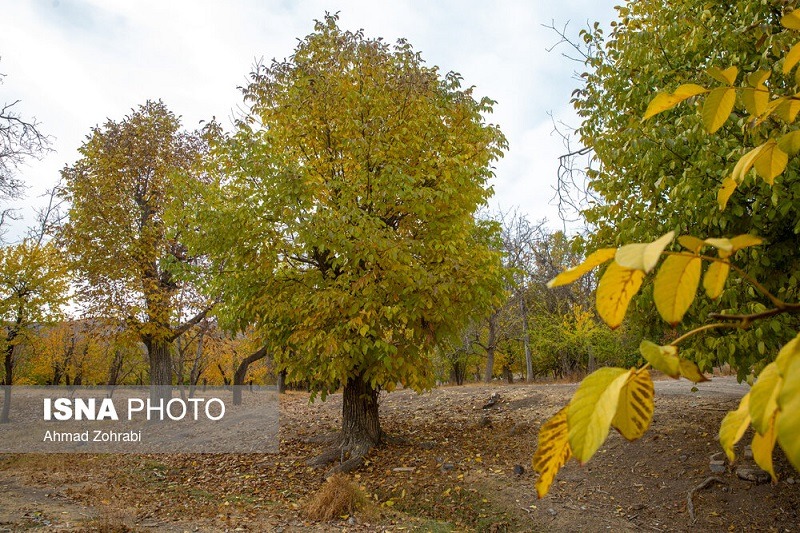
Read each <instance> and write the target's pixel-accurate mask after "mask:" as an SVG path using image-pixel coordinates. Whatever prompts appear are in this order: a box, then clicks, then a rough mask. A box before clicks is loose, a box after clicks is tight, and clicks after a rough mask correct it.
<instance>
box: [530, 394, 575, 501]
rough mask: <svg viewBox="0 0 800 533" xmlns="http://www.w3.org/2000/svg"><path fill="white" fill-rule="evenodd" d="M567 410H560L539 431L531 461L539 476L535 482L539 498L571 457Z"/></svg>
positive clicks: (544, 493) (546, 491) (545, 493)
mask: <svg viewBox="0 0 800 533" xmlns="http://www.w3.org/2000/svg"><path fill="white" fill-rule="evenodd" d="M567 409H568V407H564V408H563V409H561V410H560V411H559V412H558V413H556V414H555V415H554V416H553V417H552V418H550V420H548V421H547V422H545V423H544V425H542V427H541V429H540V430H539V443H538V445H537V446H536V452H535V453H534V455H533V460H532V465H533V469H534V471H535V472H537V473H538V474H539V478H538V479H537V480H536V494H537V496H538V497H539V498H544V497H545V496H546V495H547V493H548V492H549V491H550V485H552V484H553V480H554V479H555V477H556V474H558V471H559V470H560V469H561V467H562V466H564V465H565V464H566V463H567V461H569V458H570V457H571V456H572V450H571V449H570V447H569V427H568V426H567Z"/></svg>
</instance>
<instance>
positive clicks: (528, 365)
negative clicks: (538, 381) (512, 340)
mask: <svg viewBox="0 0 800 533" xmlns="http://www.w3.org/2000/svg"><path fill="white" fill-rule="evenodd" d="M519 302H520V304H519V305H520V312H521V313H522V345H523V346H524V347H525V381H527V382H531V381H533V357H532V356H531V339H530V335H529V333H528V304H526V303H525V295H524V294H522V295H520V299H519Z"/></svg>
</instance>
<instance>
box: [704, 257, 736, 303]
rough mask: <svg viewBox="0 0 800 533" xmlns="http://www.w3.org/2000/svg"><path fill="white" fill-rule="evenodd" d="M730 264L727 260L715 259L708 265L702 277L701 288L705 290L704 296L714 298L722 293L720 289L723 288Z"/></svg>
mask: <svg viewBox="0 0 800 533" xmlns="http://www.w3.org/2000/svg"><path fill="white" fill-rule="evenodd" d="M730 270H731V265H730V264H729V263H727V262H718V261H715V262H713V263H711V264H710V265H709V266H708V270H706V275H705V277H704V278H703V288H704V289H705V291H706V296H708V297H709V298H711V299H712V300H715V299H717V298H719V295H720V294H722V289H724V288H725V281H726V280H727V279H728V274H729V273H730Z"/></svg>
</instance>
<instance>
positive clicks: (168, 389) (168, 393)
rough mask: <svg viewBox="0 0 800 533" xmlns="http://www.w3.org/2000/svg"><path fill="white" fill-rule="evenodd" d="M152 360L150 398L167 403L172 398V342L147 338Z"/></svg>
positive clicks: (146, 343)
mask: <svg viewBox="0 0 800 533" xmlns="http://www.w3.org/2000/svg"><path fill="white" fill-rule="evenodd" d="M145 346H146V347H147V355H148V358H149V360H150V399H151V401H155V402H158V400H159V399H163V400H164V402H165V403H166V402H167V401H168V400H169V399H170V398H172V357H171V355H170V343H169V342H168V341H166V340H162V339H147V340H145Z"/></svg>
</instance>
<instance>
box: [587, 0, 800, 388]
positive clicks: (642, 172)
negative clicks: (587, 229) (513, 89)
mask: <svg viewBox="0 0 800 533" xmlns="http://www.w3.org/2000/svg"><path fill="white" fill-rule="evenodd" d="M785 5H786V3H785V2H782V1H767V2H749V1H745V0H739V1H735V2H728V3H720V2H705V1H700V0H690V1H686V2H676V1H670V2H667V3H664V2H660V1H654V0H635V1H629V2H626V3H625V4H624V5H622V6H621V7H619V8H618V13H619V17H618V20H617V21H615V22H614V23H613V24H612V28H611V30H612V31H611V33H610V34H609V35H608V36H605V35H603V33H602V30H601V29H600V28H599V27H595V29H594V30H589V31H587V32H584V33H583V34H582V37H583V40H584V41H585V42H586V43H589V44H590V46H589V49H588V51H587V60H586V66H587V72H586V74H585V75H584V77H583V79H584V80H585V83H584V84H583V86H582V87H580V88H579V89H578V90H576V92H575V93H574V95H575V96H574V100H573V101H574V103H575V107H576V109H577V111H578V113H579V115H580V116H581V117H582V123H581V126H580V128H579V130H578V131H579V134H580V137H581V140H582V142H583V143H584V145H585V146H588V147H591V148H592V149H593V157H594V159H595V164H594V165H593V168H592V169H591V170H589V174H588V178H589V188H590V191H589V192H590V193H591V194H593V195H594V197H595V200H596V202H594V203H593V204H592V205H591V206H590V208H589V209H587V210H586V211H585V212H584V214H585V217H586V220H587V222H588V223H589V224H590V225H591V226H592V227H593V228H594V233H593V234H592V236H591V239H590V243H589V246H588V248H589V249H590V250H594V249H597V248H600V247H604V246H617V245H620V244H626V243H631V242H642V241H649V240H652V239H654V238H656V237H658V236H660V235H663V234H665V233H666V232H668V231H670V230H675V231H676V232H677V233H678V234H693V235H698V236H722V235H738V234H742V233H753V234H756V235H759V236H761V237H763V238H764V239H765V241H766V242H767V243H768V246H767V247H764V248H754V249H751V250H747V251H746V252H741V253H740V254H739V256H740V257H738V258H737V259H738V260H739V261H741V264H742V266H743V267H744V268H745V269H746V270H747V271H748V272H749V273H750V274H751V275H752V276H754V277H755V278H757V279H760V280H762V282H763V283H765V284H766V286H767V287H768V288H769V289H770V290H773V291H775V292H776V293H780V294H781V295H782V297H784V298H785V299H787V300H794V299H797V297H798V295H799V294H798V287H800V275H799V274H798V272H800V262H798V261H799V259H798V256H797V253H796V252H797V242H798V232H800V212H799V211H798V209H797V206H798V205H800V178H799V176H800V174H798V172H799V171H800V162H798V160H796V159H793V160H791V161H790V162H789V168H788V170H787V172H786V173H785V174H784V176H783V178H782V179H781V180H780V183H777V184H776V186H775V187H770V186H769V185H768V184H767V183H765V182H764V181H762V180H758V181H753V180H748V181H747V182H746V183H743V184H742V186H741V187H740V188H739V190H738V191H737V193H736V194H734V195H733V196H732V197H731V199H730V201H729V204H728V206H727V209H725V210H724V211H723V210H720V209H719V207H718V204H717V190H718V188H719V186H720V185H721V184H722V182H723V180H725V179H726V178H727V177H728V176H729V175H730V171H731V168H730V165H729V162H730V161H731V159H733V158H736V157H739V156H741V155H743V154H744V153H745V152H746V151H747V150H748V149H749V148H748V147H750V146H753V145H755V144H757V140H758V138H759V135H760V134H759V133H758V132H755V131H754V130H752V129H750V128H748V127H747V125H748V121H749V117H748V113H747V112H746V109H745V107H744V106H743V105H737V107H736V109H735V111H734V117H733V119H731V120H729V121H728V122H726V123H725V124H724V125H723V126H722V127H721V129H720V130H719V131H717V132H716V133H715V134H713V135H710V134H709V133H708V132H707V131H706V129H705V127H704V124H703V115H702V113H699V112H698V110H697V109H696V108H695V106H692V105H686V106H681V107H679V108H676V109H674V110H672V111H670V112H669V117H670V120H655V119H652V120H647V121H643V120H642V117H643V116H644V113H645V109H646V108H647V105H648V102H650V101H651V100H652V98H653V95H654V94H655V92H656V91H667V92H669V91H672V90H673V89H675V88H676V87H677V86H678V85H680V84H683V83H690V82H691V83H700V84H702V85H705V86H711V85H714V84H716V83H719V82H718V81H716V80H715V78H714V77H713V76H712V75H711V74H710V73H709V69H712V70H711V72H713V68H714V67H716V68H720V69H724V68H727V67H728V66H730V65H736V66H737V67H738V68H739V69H740V70H741V71H744V72H755V71H757V70H763V71H765V72H769V73H770V74H771V76H770V78H769V84H770V86H771V87H772V88H773V89H778V88H781V89H786V90H787V91H789V90H791V88H792V87H794V83H795V82H794V79H793V77H792V76H791V75H786V74H784V73H783V72H782V68H781V67H782V64H783V61H782V59H781V58H782V56H783V54H784V53H785V50H787V48H788V47H789V46H790V45H791V44H793V42H794V41H793V39H794V38H795V36H793V35H791V34H790V32H787V31H786V30H785V28H782V27H781V25H780V17H781V15H782V13H783V10H784V7H785ZM740 104H741V100H740ZM696 105H700V102H696ZM772 120H773V119H769V122H771V121H772ZM784 127H785V126H784ZM752 296H753V293H750V294H748V293H745V292H743V291H740V290H738V288H737V287H735V286H729V287H727V288H726V289H725V290H724V291H723V293H722V295H721V296H720V300H719V302H715V303H713V304H711V303H710V302H706V301H697V302H695V304H694V306H693V308H692V309H691V310H690V315H689V321H688V322H687V324H688V325H693V324H698V323H700V322H702V321H703V320H704V319H705V317H706V315H707V314H708V313H709V312H718V311H720V310H721V309H722V310H726V311H727V312H730V313H742V312H751V311H753V310H754V309H755V307H753V306H758V305H760V304H761V303H766V302H754V301H752ZM637 305H638V309H637V311H638V312H637V313H636V316H637V317H638V318H637V319H636V321H637V322H638V327H644V328H646V329H647V330H648V331H647V332H646V333H647V335H648V336H650V337H651V338H659V337H661V338H665V337H663V336H664V335H666V336H669V335H670V334H671V333H670V332H669V331H665V330H664V324H663V322H661V321H660V319H658V317H657V314H656V313H655V308H654V306H653V298H652V288H651V287H650V286H645V288H644V290H643V293H642V296H641V297H640V298H639V299H638V302H637ZM643 318H644V319H643ZM797 327H798V322H797V317H791V316H783V317H776V318H775V319H773V320H772V321H770V322H769V323H767V324H760V325H757V326H756V327H754V328H752V329H751V330H748V331H741V332H736V333H730V332H726V333H720V334H719V335H716V334H715V335H711V336H709V337H706V338H704V339H702V340H701V341H699V342H698V343H694V344H693V345H692V343H690V345H691V349H689V348H690V347H689V346H687V353H689V354H692V357H693V358H695V359H696V360H698V361H700V362H701V364H703V365H704V368H706V369H708V368H710V366H711V364H712V363H713V362H715V361H716V362H720V363H722V362H725V361H729V362H731V363H732V364H734V365H735V366H737V367H738V368H739V369H740V375H741V376H744V375H746V374H747V373H748V372H750V371H751V369H753V368H754V367H755V369H756V370H758V368H759V367H760V366H761V365H763V364H764V359H765V356H766V355H768V354H770V353H774V350H775V349H776V348H777V347H778V346H779V345H781V344H783V343H784V342H786V341H787V340H788V339H789V338H791V337H792V336H794V332H795V331H796V330H797ZM732 337H735V341H732Z"/></svg>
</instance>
